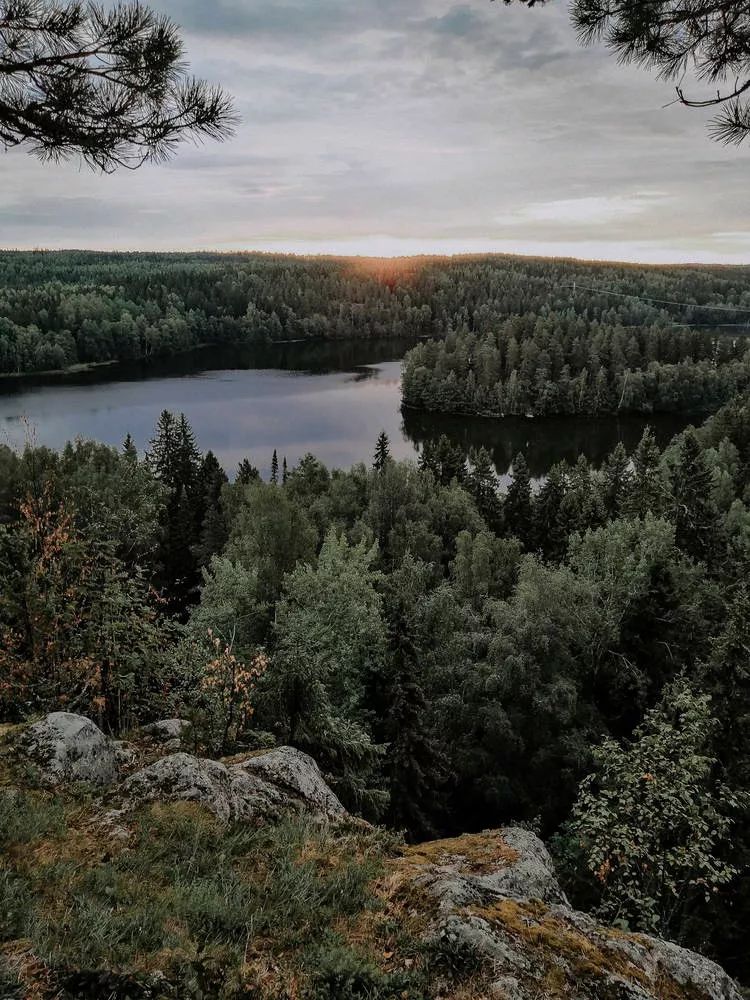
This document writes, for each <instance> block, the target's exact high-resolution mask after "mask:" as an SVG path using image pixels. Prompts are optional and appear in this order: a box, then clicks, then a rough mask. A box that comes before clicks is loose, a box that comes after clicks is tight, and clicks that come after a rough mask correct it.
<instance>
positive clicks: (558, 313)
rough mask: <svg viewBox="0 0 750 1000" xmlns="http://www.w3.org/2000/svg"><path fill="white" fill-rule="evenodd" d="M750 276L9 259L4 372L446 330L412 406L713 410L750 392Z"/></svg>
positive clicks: (184, 258) (609, 269)
mask: <svg viewBox="0 0 750 1000" xmlns="http://www.w3.org/2000/svg"><path fill="white" fill-rule="evenodd" d="M747 278H748V269H747V268H741V267H735V268H726V267H724V268H722V267H687V266H683V267H646V266H638V265H624V264H623V265H617V264H604V263H584V262H580V261H565V260H551V259H544V258H538V259H537V258H530V257H529V258H524V257H503V256H493V257H471V256H467V257H455V258H449V259H446V258H428V257H422V258H404V259H395V260H368V259H364V258H352V259H343V258H341V259H337V258H328V257H308V258H306V257H289V256H282V255H272V254H221V255H220V254H200V253H194V254H158V253H137V254H135V253H133V254H125V253H118V254H113V253H87V252H79V251H65V252H44V251H40V252H33V253H31V252H26V253H21V252H17V253H11V252H3V253H0V373H21V372H38V371H47V370H58V369H64V368H69V367H72V366H76V365H90V364H98V363H102V362H111V361H129V360H139V359H143V360H146V361H147V360H148V359H149V358H153V357H159V356H161V357H165V356H166V357H168V356H171V355H174V354H177V353H179V352H181V351H185V350H188V349H190V348H191V347H195V346H197V345H199V344H253V343H263V344H266V343H273V342H278V341H288V340H316V339H321V338H327V339H335V338H338V339H352V338H382V337H394V338H401V339H403V340H405V341H409V340H413V341H415V342H416V341H418V340H419V339H422V338H437V339H439V340H443V339H444V340H445V342H444V344H441V345H439V346H436V345H426V346H423V347H421V348H419V349H417V351H416V352H415V353H414V354H413V355H411V356H410V357H409V360H408V364H407V366H406V379H405V384H404V399H405V402H406V404H407V405H409V406H414V407H421V408H425V409H432V410H446V411H450V412H466V413H486V414H489V415H499V414H502V413H510V414H525V413H527V412H532V413H534V414H537V413H539V414H542V413H568V412H578V413H595V412H604V411H613V410H615V411H616V410H621V409H624V410H629V411H637V412H650V411H651V410H659V409H664V410H670V409H671V410H676V409H687V408H706V409H707V408H710V407H713V406H715V405H716V404H717V403H718V402H723V401H726V400H727V399H728V398H729V394H731V392H732V390H734V389H738V388H743V387H744V386H746V385H747V373H746V362H745V360H744V357H745V342H744V335H745V333H746V327H747V324H748V322H749V321H750V291H748V282H747Z"/></svg>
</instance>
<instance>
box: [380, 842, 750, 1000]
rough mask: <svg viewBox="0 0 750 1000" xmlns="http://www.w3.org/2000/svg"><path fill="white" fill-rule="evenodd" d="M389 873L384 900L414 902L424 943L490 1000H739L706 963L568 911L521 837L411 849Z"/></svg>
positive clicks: (538, 853) (549, 871)
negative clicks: (463, 971) (483, 987)
mask: <svg viewBox="0 0 750 1000" xmlns="http://www.w3.org/2000/svg"><path fill="white" fill-rule="evenodd" d="M394 869H395V871H394V873H393V878H392V879H391V882H390V883H389V886H390V892H391V893H392V894H393V893H395V894H399V895H400V896H402V897H403V896H404V894H407V895H409V894H411V895H412V896H413V898H415V899H420V898H421V900H422V903H421V905H422V907H423V908H424V910H425V911H426V912H427V913H428V914H429V923H428V926H427V928H426V931H425V933H426V936H427V937H429V938H430V939H432V941H433V943H434V944H436V945H437V946H438V947H439V948H440V949H444V950H445V951H446V952H447V953H449V954H451V955H453V956H462V955H463V956H470V959H471V961H478V962H481V963H483V964H484V965H485V966H486V967H488V969H489V978H488V983H489V984H490V985H488V995H490V996H494V997H497V998H498V1000H562V998H571V1000H576V998H578V1000H688V998H689V1000H742V998H741V995H740V992H739V990H738V988H737V986H736V985H735V984H734V983H733V981H732V980H731V979H730V978H729V976H727V974H726V973H725V972H724V970H723V969H721V968H720V967H719V966H718V965H716V964H715V963H714V962H711V961H709V960H708V959H706V958H703V957H702V956H700V955H697V954H695V953H694V952H690V951H687V950H685V949H684V948H679V947H678V946H677V945H674V944H670V943H669V942H666V941H662V940H659V939H657V938H653V937H649V936H647V935H645V934H631V933H626V932H624V931H621V930H616V929H614V928H611V927H606V926H603V925H602V924H599V923H597V921H595V920H594V919H592V918H591V917H589V916H587V915H586V914H584V913H580V912H577V911H576V910H573V909H572V908H571V907H570V905H569V903H568V901H567V900H566V898H565V895H564V893H563V892H562V890H561V888H560V886H559V884H558V882H557V879H556V878H555V874H554V866H553V864H552V860H551V858H550V856H549V854H548V852H547V850H546V848H545V847H544V845H543V844H542V842H541V841H540V840H539V839H538V838H537V837H535V836H534V834H532V833H530V832H529V831H527V830H522V829H516V828H511V829H504V830H494V831H488V832H485V833H482V834H476V835H471V836H465V837H458V838H455V839H453V840H444V841H435V842H432V843H428V844H421V845H418V846H416V847H410V848H408V849H407V850H406V851H405V852H404V856H403V857H402V858H401V859H399V860H398V862H396V864H395V865H394Z"/></svg>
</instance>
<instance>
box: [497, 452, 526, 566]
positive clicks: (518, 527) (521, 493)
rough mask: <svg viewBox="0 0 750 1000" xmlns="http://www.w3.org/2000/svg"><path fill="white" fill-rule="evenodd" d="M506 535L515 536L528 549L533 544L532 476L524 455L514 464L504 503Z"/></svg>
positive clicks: (517, 458) (516, 459)
mask: <svg viewBox="0 0 750 1000" xmlns="http://www.w3.org/2000/svg"><path fill="white" fill-rule="evenodd" d="M503 520H504V523H505V533H506V534H507V535H515V536H516V538H517V539H518V540H519V541H520V542H521V543H522V544H523V545H524V546H526V547H527V548H528V547H529V546H530V545H531V544H532V535H533V532H532V528H533V510H532V494H531V476H530V475H529V467H528V465H527V464H526V459H525V458H524V456H523V454H520V453H519V454H518V455H517V456H516V458H515V460H514V462H513V480H512V482H511V484H510V486H509V487H508V492H507V493H506V495H505V500H504V502H503Z"/></svg>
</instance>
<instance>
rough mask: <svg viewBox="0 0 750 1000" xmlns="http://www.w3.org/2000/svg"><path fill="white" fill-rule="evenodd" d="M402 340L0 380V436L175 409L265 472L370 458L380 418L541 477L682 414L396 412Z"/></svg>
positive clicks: (238, 351)
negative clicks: (304, 459)
mask: <svg viewBox="0 0 750 1000" xmlns="http://www.w3.org/2000/svg"><path fill="white" fill-rule="evenodd" d="M408 346H409V345H408V344H405V343H404V342H403V341H392V340H391V341H373V342H361V341H359V342H355V343H351V342H341V343H336V342H333V343H331V342H327V343H324V344H320V343H316V344H310V343H302V344H283V345H272V346H262V347H253V348H222V349H217V348H205V349H201V350H199V351H194V352H191V353H190V354H186V355H183V356H181V357H179V358H172V359H165V360H161V361H156V362H153V363H150V364H144V363H132V364H128V365H118V366H117V367H108V368H101V369H96V370H93V371H87V372H78V373H75V374H68V375H65V376H62V377H61V376H33V377H29V378H24V379H6V380H5V381H4V382H2V381H0V442H6V443H11V444H13V445H15V446H18V445H22V444H23V442H24V440H25V438H26V437H27V435H28V430H27V426H30V427H31V428H32V429H33V432H34V436H35V439H36V440H37V441H38V442H39V443H40V444H46V445H49V446H50V447H54V448H59V447H62V445H64V444H65V442H66V441H68V440H71V439H73V438H75V437H90V438H96V439H98V440H100V441H104V442H106V443H108V444H114V445H118V444H120V443H121V442H122V440H123V438H124V437H125V435H126V434H127V433H130V434H131V435H132V437H133V439H134V441H135V442H136V445H137V446H138V447H139V448H141V449H143V448H145V447H146V446H147V444H148V441H149V439H150V437H151V435H152V434H153V430H154V426H155V424H156V420H157V418H158V416H159V413H160V412H161V410H163V409H165V408H166V409H170V410H175V411H178V412H179V411H182V412H184V413H185V414H187V416H188V418H189V419H190V421H191V423H192V424H193V426H194V428H195V430H196V434H197V438H198V442H199V444H200V446H201V448H203V449H204V450H206V449H209V448H210V449H212V450H213V451H214V452H215V453H216V455H217V456H218V458H219V460H220V461H221V462H222V463H223V465H224V466H225V468H226V469H227V471H228V472H229V473H230V474H232V473H233V472H234V470H235V469H236V467H237V464H238V463H239V462H240V460H241V459H242V458H244V457H245V456H247V455H249V456H250V457H251V459H252V461H253V462H254V464H256V465H258V466H259V468H261V469H262V470H265V472H266V474H267V473H268V470H269V467H270V462H271V455H272V454H273V451H274V449H276V450H277V452H278V455H279V460H281V458H282V457H283V456H285V457H286V458H287V461H288V463H289V464H290V465H293V464H294V463H295V462H297V461H298V460H299V459H300V458H301V456H302V455H303V454H305V452H308V451H310V452H313V453H314V454H315V455H317V456H318V457H319V458H320V459H321V460H322V461H323V462H325V463H326V464H327V465H328V466H329V467H332V468H348V467H349V466H351V465H353V464H354V463H355V462H361V461H364V462H369V461H370V460H371V456H372V452H373V448H374V445H375V440H376V438H377V435H378V433H379V432H380V431H381V430H385V431H386V433H387V434H388V436H389V438H390V440H391V447H392V451H393V454H394V456H395V457H396V458H413V457H415V456H416V454H417V452H418V450H419V449H420V447H421V445H422V444H423V443H424V441H426V440H427V439H430V438H433V439H434V438H437V437H439V436H440V435H441V434H447V435H448V436H449V437H450V438H451V439H452V440H454V441H456V442H458V443H460V444H461V445H462V447H463V448H464V451H465V452H466V453H468V452H469V451H470V449H472V448H476V447H478V446H480V445H484V446H485V447H486V448H487V449H488V450H489V452H490V454H491V455H492V457H493V460H494V462H495V465H496V467H497V470H498V472H499V473H500V474H501V475H504V474H506V473H507V471H508V469H509V467H510V465H511V463H512V461H513V458H514V457H515V455H516V454H517V453H518V452H519V451H523V452H525V454H526V457H527V460H528V463H529V467H530V470H531V473H532V475H533V476H534V477H537V478H538V477H541V476H543V475H544V474H545V472H546V471H547V469H549V467H550V466H551V465H552V464H554V463H555V462H557V461H559V460H560V459H563V458H565V459H567V460H568V461H571V462H572V461H575V459H576V457H577V456H578V454H579V453H583V454H585V455H586V456H587V458H589V459H590V460H591V461H592V462H594V463H595V464H598V463H600V462H601V461H602V459H603V458H604V457H605V455H606V454H607V453H608V452H609V451H611V449H612V448H613V447H614V446H615V444H616V443H617V442H618V441H623V442H624V443H625V445H626V447H627V448H628V449H632V448H633V447H634V446H635V444H637V442H638V440H639V438H640V436H641V434H642V432H643V428H644V426H645V425H646V423H647V422H650V423H651V424H652V426H653V427H654V429H655V431H656V434H657V437H658V439H659V442H660V443H662V444H664V443H666V442H667V441H668V440H669V439H670V438H671V437H672V435H673V434H674V433H676V432H677V431H678V430H680V429H681V428H682V427H683V426H684V424H685V423H686V421H684V420H682V419H680V418H675V417H659V418H654V419H652V420H651V421H646V420H643V419H637V418H623V419H615V418H606V417H605V418H598V419H587V418H576V417H570V418H556V419H546V420H532V421H529V420H519V419H507V420H503V421H492V420H480V419H471V418H458V417H445V416H438V415H435V414H424V413H414V412H412V411H407V412H405V413H404V414H402V413H401V409H400V403H401V398H400V370H401V365H400V361H399V360H398V359H399V358H401V357H402V356H403V354H404V352H405V350H406V349H407V347H408Z"/></svg>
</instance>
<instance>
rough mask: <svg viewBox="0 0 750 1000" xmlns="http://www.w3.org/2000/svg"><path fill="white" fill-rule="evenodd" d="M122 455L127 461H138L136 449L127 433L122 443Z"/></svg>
mask: <svg viewBox="0 0 750 1000" xmlns="http://www.w3.org/2000/svg"><path fill="white" fill-rule="evenodd" d="M122 453H123V455H124V456H125V457H126V458H127V459H128V460H129V461H131V462H137V461H138V449H137V448H136V446H135V442H134V441H133V438H132V437H131V436H130V433H129V432H128V433H127V434H126V435H125V440H124V441H123V443H122Z"/></svg>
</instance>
